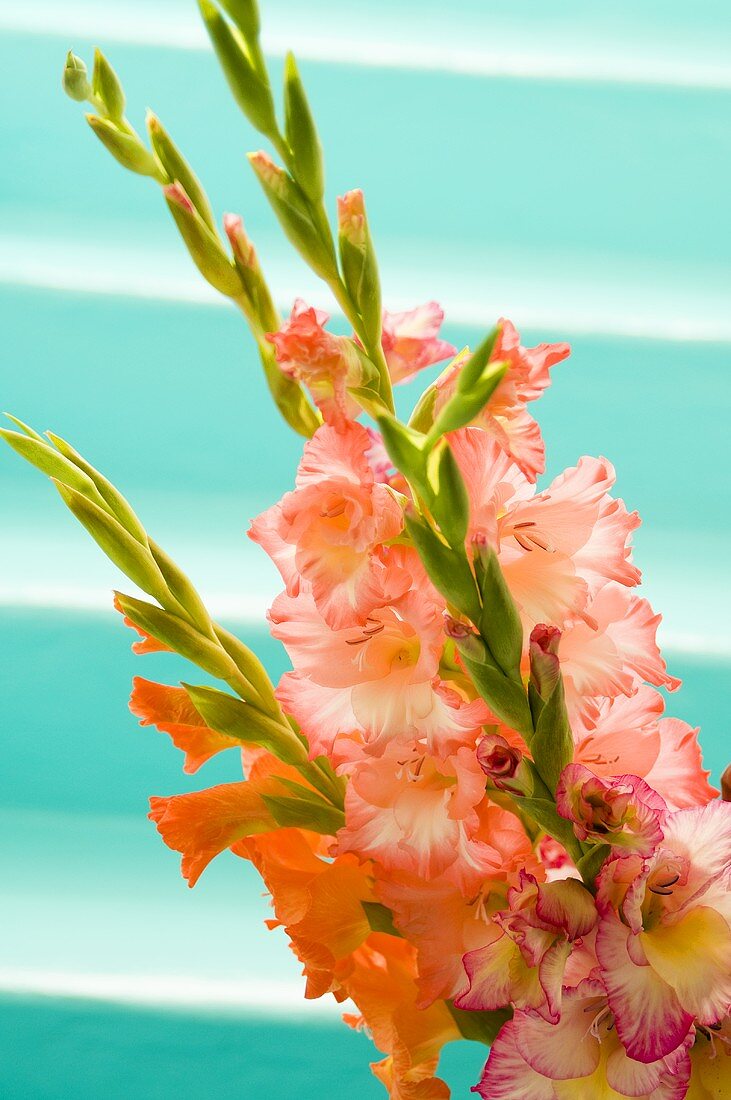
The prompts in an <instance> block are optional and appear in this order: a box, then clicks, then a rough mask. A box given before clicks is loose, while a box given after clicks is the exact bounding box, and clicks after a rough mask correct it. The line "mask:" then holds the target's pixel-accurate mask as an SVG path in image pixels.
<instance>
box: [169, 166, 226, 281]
mask: <svg viewBox="0 0 731 1100" xmlns="http://www.w3.org/2000/svg"><path fill="white" fill-rule="evenodd" d="M163 194H164V195H165V198H166V200H167V204H168V207H169V209H170V213H171V214H172V215H173V218H174V219H175V224H176V225H177V227H178V231H179V232H180V236H181V237H182V238H183V240H184V241H185V244H186V247H187V249H188V252H189V253H190V255H191V258H192V260H193V262H194V263H195V265H196V267H197V268H198V270H199V271H200V273H201V275H202V276H203V278H204V279H206V280H207V281H208V282H209V283H210V284H211V286H212V287H215V289H216V290H217V291H219V293H221V294H225V295H226V297H228V298H237V297H238V296H239V295H240V294H241V292H242V289H243V287H242V283H241V278H240V276H239V273H238V271H237V269H236V268H235V267H234V265H233V263H232V262H231V260H230V259H229V257H228V256H227V255H226V252H225V250H224V248H223V245H222V243H221V241H220V240H219V238H218V237H217V236H216V234H214V233H212V232H211V230H210V229H209V228H208V226H207V225H206V223H205V222H204V221H203V219H202V218H201V216H200V214H199V213H198V211H197V210H196V208H195V206H194V205H193V203H192V202H191V201H190V197H189V196H188V195H187V194H186V191H185V188H184V187H183V186H182V185H181V183H180V181H179V180H176V181H175V183H171V184H169V185H168V186H166V187H163Z"/></svg>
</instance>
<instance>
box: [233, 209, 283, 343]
mask: <svg viewBox="0 0 731 1100" xmlns="http://www.w3.org/2000/svg"><path fill="white" fill-rule="evenodd" d="M223 229H224V232H225V234H226V236H227V237H228V241H229V244H230V245H231V251H232V252H233V255H234V261H235V263H236V267H237V269H238V273H239V276H240V277H241V282H242V283H243V285H244V287H245V289H246V293H247V295H248V297H249V300H250V302H251V306H252V309H253V311H254V313H255V315H256V318H257V320H258V321H259V323H260V324H261V327H262V328H263V329H264V330H266V331H269V330H272V329H275V328H277V327H278V326H279V315H278V313H277V310H276V306H275V305H274V302H273V301H272V297H271V294H270V293H269V287H268V286H267V284H266V281H265V279H264V275H263V273H262V270H261V268H260V266H259V258H258V256H257V254H256V250H255V248H254V245H253V244H252V242H251V240H250V238H249V236H248V234H247V232H246V230H245V229H244V223H243V220H242V218H241V217H240V216H239V215H238V214H224V215H223Z"/></svg>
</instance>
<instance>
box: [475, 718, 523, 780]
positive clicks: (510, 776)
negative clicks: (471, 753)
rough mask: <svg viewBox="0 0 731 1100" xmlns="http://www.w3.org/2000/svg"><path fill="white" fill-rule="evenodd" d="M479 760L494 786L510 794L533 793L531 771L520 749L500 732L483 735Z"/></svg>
mask: <svg viewBox="0 0 731 1100" xmlns="http://www.w3.org/2000/svg"><path fill="white" fill-rule="evenodd" d="M477 762H478V763H479V765H480V767H481V768H482V770H483V772H484V773H485V775H486V776H487V777H488V779H489V780H490V781H491V782H492V784H493V786H494V787H497V789H498V790H500V791H507V792H508V793H509V794H516V795H530V794H532V793H533V784H532V782H531V777H530V771H529V769H528V767H527V765H526V763H525V761H524V759H523V754H522V752H520V750H519V749H515V748H513V746H512V745H510V744H509V743H508V742H507V741H506V740H505V738H504V737H501V736H500V734H499V733H490V734H487V736H486V737H483V738H482V740H481V741H480V743H479V745H478V746H477Z"/></svg>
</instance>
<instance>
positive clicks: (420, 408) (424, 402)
mask: <svg viewBox="0 0 731 1100" xmlns="http://www.w3.org/2000/svg"><path fill="white" fill-rule="evenodd" d="M438 392H439V391H438V390H437V388H436V386H429V387H428V388H427V389H425V390H424V392H423V393H422V395H421V397H420V398H419V400H418V401H417V403H416V405H415V406H414V411H413V412H412V414H411V416H410V417H409V424H408V426H409V427H410V428H413V430H414V431H417V432H423V433H425V434H426V433H427V432H428V431H429V429H430V428H431V426H432V424H433V423H434V406H435V405H436V402H437V394H438Z"/></svg>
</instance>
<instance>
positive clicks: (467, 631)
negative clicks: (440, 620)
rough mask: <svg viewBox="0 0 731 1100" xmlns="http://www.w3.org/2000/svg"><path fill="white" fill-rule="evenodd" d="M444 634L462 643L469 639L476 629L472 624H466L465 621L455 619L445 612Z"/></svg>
mask: <svg viewBox="0 0 731 1100" xmlns="http://www.w3.org/2000/svg"><path fill="white" fill-rule="evenodd" d="M444 633H445V634H446V635H447V637H448V638H452V639H453V640H454V641H460V642H461V641H464V639H465V638H469V636H470V635H471V634H474V629H473V627H472V624H471V623H468V622H466V621H465V620H464V619H455V617H454V616H453V615H450V614H449V612H448V611H445V612H444Z"/></svg>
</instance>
